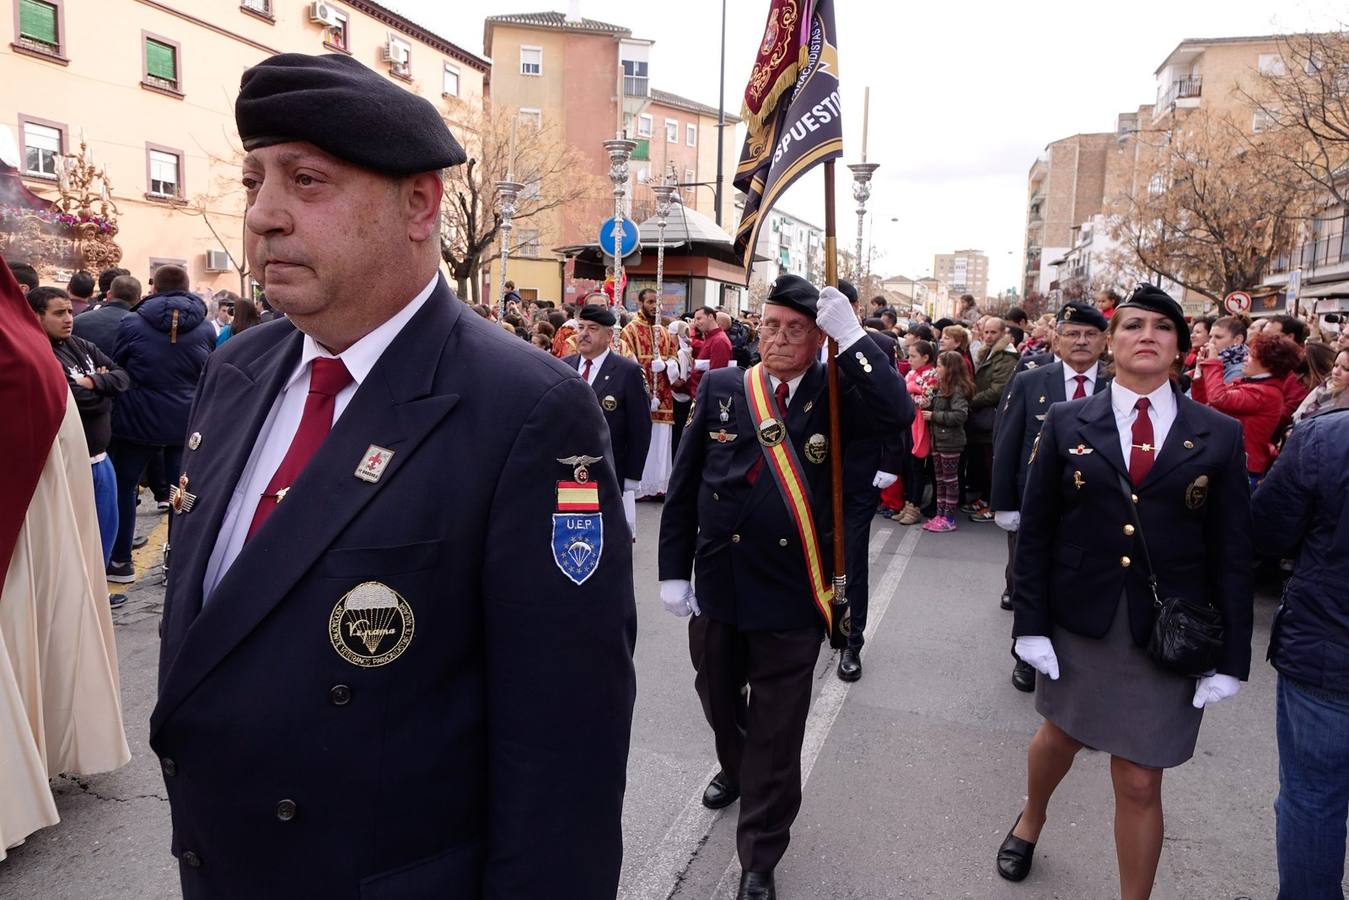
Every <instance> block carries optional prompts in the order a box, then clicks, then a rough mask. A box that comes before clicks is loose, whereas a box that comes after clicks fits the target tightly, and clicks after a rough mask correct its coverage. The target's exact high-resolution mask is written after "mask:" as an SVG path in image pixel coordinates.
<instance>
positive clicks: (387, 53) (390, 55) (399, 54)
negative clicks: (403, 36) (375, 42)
mask: <svg viewBox="0 0 1349 900" xmlns="http://www.w3.org/2000/svg"><path fill="white" fill-rule="evenodd" d="M380 56H381V57H382V58H383V60H384V61H385V62H386V63H393V64H394V65H395V66H406V65H407V64H408V60H409V59H411V58H412V51H411V50H410V49H409V48H408V45H407V44H405V43H403V42H402V41H400V40H398V39H397V38H393V37H390V38H389V40H388V41H386V42H385V44H384V46H383V47H382V48H380Z"/></svg>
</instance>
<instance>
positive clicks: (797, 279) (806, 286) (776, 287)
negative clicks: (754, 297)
mask: <svg viewBox="0 0 1349 900" xmlns="http://www.w3.org/2000/svg"><path fill="white" fill-rule="evenodd" d="M819 299H820V292H819V291H817V290H815V285H813V284H811V283H810V282H809V281H806V279H804V278H802V277H801V276H800V275H779V276H778V280H777V281H775V282H773V286H772V287H771V288H770V289H769V291H768V297H767V298H765V299H764V303H772V304H773V305H775V306H785V307H787V308H788V309H794V310H796V311H797V312H799V313H801V314H802V315H804V316H810V317H811V318H812V319H814V318H815V304H816V303H818V302H819Z"/></svg>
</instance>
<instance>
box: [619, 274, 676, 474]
mask: <svg viewBox="0 0 1349 900" xmlns="http://www.w3.org/2000/svg"><path fill="white" fill-rule="evenodd" d="M619 346H620V347H621V348H622V351H623V355H624V356H626V357H628V358H629V359H633V360H636V361H637V364H638V365H640V366H641V367H642V377H643V378H645V379H646V386H647V393H648V394H649V395H650V396H651V446H650V449H649V450H648V452H647V456H646V460H645V465H644V466H643V468H642V476H641V478H640V479H639V481H640V482H641V483H640V484H639V485H638V487H637V496H638V498H641V497H663V496H664V495H665V488H666V487H667V486H668V485H669V482H670V468H671V467H672V465H673V461H672V459H671V453H672V449H671V448H672V447H673V445H674V440H673V438H672V436H671V434H670V432H671V430H672V429H673V428H674V393H673V391H672V390H671V389H670V373H671V372H678V371H679V343H678V341H676V340H675V337H674V335H672V334H670V332H669V331H667V330H666V329H665V326H663V325H661V324H660V302H659V301H658V299H657V298H656V292H655V291H653V290H652V289H651V288H645V289H644V290H642V291H641V293H639V294H638V295H637V318H635V319H633V320H632V321H631V322H629V323H628V324H627V325H625V326H623V332H622V334H621V335H620V336H619Z"/></svg>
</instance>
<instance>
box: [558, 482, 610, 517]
mask: <svg viewBox="0 0 1349 900" xmlns="http://www.w3.org/2000/svg"><path fill="white" fill-rule="evenodd" d="M599 510H600V488H599V485H598V484H596V483H595V482H593V481H584V482H583V481H559V482H558V483H557V511H558V512H573V513H587V512H599Z"/></svg>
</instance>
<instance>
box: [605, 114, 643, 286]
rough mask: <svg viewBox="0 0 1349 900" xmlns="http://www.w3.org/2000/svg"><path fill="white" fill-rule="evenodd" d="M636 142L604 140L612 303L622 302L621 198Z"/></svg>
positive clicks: (617, 139)
mask: <svg viewBox="0 0 1349 900" xmlns="http://www.w3.org/2000/svg"><path fill="white" fill-rule="evenodd" d="M636 149H637V142H636V141H630V140H628V139H627V138H612V139H610V140H607V141H605V142H604V151H605V152H606V153H608V154H609V180H610V181H612V182H613V183H614V219H613V227H614V231H613V235H614V251H615V252H614V304H615V305H621V304H622V303H623V294H622V291H623V253H622V244H623V198H624V197H625V196H626V195H627V192H628V160H630V159H632V151H634V150H636Z"/></svg>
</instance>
